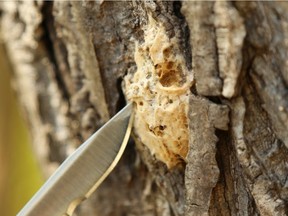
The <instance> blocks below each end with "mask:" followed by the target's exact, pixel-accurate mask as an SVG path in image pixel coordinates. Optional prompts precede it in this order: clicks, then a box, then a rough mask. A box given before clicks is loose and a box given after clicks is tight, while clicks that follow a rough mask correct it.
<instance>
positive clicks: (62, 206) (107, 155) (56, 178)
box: [17, 103, 133, 216]
mask: <svg viewBox="0 0 288 216" xmlns="http://www.w3.org/2000/svg"><path fill="white" fill-rule="evenodd" d="M132 107H133V105H132V103H129V104H128V105H126V106H125V107H124V108H123V109H122V110H121V111H120V112H118V113H117V114H116V115H115V116H114V117H113V118H112V119H111V120H109V121H108V122H107V123H106V124H105V125H104V126H103V127H101V128H100V129H99V130H98V131H97V132H95V133H94V134H93V135H92V136H91V137H90V138H88V139H87V141H85V142H84V143H83V144H82V145H81V146H80V147H79V148H78V149H77V150H76V151H75V152H74V153H73V154H72V155H71V156H69V157H68V158H67V159H66V160H65V161H64V162H63V163H62V164H61V166H60V167H59V168H58V169H57V170H56V171H55V173H54V174H53V175H52V176H51V177H50V178H49V179H48V180H47V182H46V183H45V184H44V185H43V186H42V187H41V188H40V190H39V191H38V192H37V193H36V194H35V195H34V196H33V197H32V199H31V200H30V201H29V202H28V203H27V204H26V205H25V206H24V208H23V209H22V210H21V211H20V212H19V213H18V214H17V216H40V215H41V216H64V215H65V216H70V215H72V214H73V212H74V210H75V208H76V207H77V206H78V205H79V204H80V203H81V202H82V201H84V200H85V199H87V198H88V197H89V196H90V195H91V194H92V193H93V192H94V191H95V190H96V189H97V187H98V186H99V185H100V184H101V183H102V182H103V180H104V179H105V178H106V177H107V176H108V175H109V173H110V172H111V171H112V170H113V168H114V167H115V166H116V164H117V163H118V161H119V159H120V157H121V156H122V154H123V152H124V149H125V147H126V145H127V142H128V139H129V136H130V133H131V128H132V122H133V115H132Z"/></svg>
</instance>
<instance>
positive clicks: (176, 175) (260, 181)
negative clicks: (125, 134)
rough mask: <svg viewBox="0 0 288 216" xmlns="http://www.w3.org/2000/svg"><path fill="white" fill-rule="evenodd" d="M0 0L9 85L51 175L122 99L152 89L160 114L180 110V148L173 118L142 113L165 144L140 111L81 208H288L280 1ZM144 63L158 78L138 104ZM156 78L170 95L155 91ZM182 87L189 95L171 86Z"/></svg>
mask: <svg viewBox="0 0 288 216" xmlns="http://www.w3.org/2000/svg"><path fill="white" fill-rule="evenodd" d="M0 5H1V33H2V37H3V41H4V42H5V44H6V47H7V51H8V52H9V54H10V56H11V61H12V63H13V65H14V69H15V73H14V82H13V84H14V87H15V89H16V91H17V93H18V95H19V100H20V101H21V103H22V105H23V110H24V111H25V114H26V117H27V122H28V123H29V126H30V130H31V135H32V137H33V142H34V148H35V152H36V154H37V156H38V158H39V162H40V164H41V165H42V167H43V172H44V173H45V175H46V176H48V175H50V174H51V172H52V171H53V170H55V168H56V167H57V166H58V165H59V164H60V163H61V162H62V161H63V160H64V159H65V158H66V157H67V155H69V154H70V153H71V152H72V151H73V150H74V149H75V148H76V147H77V146H79V145H80V144H81V143H82V142H83V140H85V139H86V138H87V137H88V136H89V135H90V134H91V133H93V132H94V131H95V130H96V129H97V128H99V127H100V126H101V125H102V124H103V123H104V122H105V121H107V120H108V119H109V118H110V117H111V116H112V115H114V114H115V113H116V112H117V111H118V110H119V109H120V108H121V107H123V106H124V104H125V98H126V99H128V100H131V99H132V100H134V101H136V102H137V110H136V114H137V112H140V111H141V109H140V107H141V106H142V105H143V104H142V105H141V103H140V102H142V103H144V106H143V107H144V108H145V103H148V102H149V103H152V102H153V103H154V102H155V100H154V99H155V98H157V100H158V99H159V98H160V99H161V100H160V99H159V100H158V101H157V103H158V102H159V104H157V106H161V111H162V112H163V115H164V116H165V117H167V116H168V115H169V110H170V112H171V110H173V109H172V108H171V107H172V106H176V105H179V106H180V105H181V106H183V107H185V108H183V112H182V114H183V115H182V114H181V116H183V119H184V120H185V121H183V122H184V124H187V125H186V126H185V127H183V130H187V139H182V140H181V138H179V140H181V141H179V142H177V140H175V146H177V148H176V150H175V148H174V147H175V146H173V144H171V145H170V144H169V145H168V146H167V143H166V142H165V141H163V140H165V139H164V138H165V136H164V135H165V131H169V128H170V127H171V126H172V125H173V121H170V122H169V121H166V123H167V122H168V124H165V125H157V124H158V123H159V122H160V123H161V121H160V120H161V118H160V120H159V119H158V120H159V122H158V123H157V124H156V123H155V122H157V121H158V120H157V116H156V115H154V114H153V113H152V112H148V113H147V115H148V116H147V119H149V118H150V119H151V121H155V122H147V124H148V126H149V124H150V123H151V125H152V126H153V127H152V126H151V125H150V126H151V127H148V130H147V133H148V134H149V133H151V137H152V136H153V139H154V141H153V143H162V144H163V148H162V147H161V148H158V149H156V150H155V151H159V152H152V151H153V145H149V140H147V139H146V140H145V139H144V138H143V137H141V136H142V135H143V134H142V132H141V130H140V129H141V127H143V124H142V123H143V122H141V121H138V122H137V121H136V122H135V125H134V127H135V133H134V135H133V137H134V140H135V143H136V145H135V144H134V142H132V141H131V143H130V144H129V145H128V148H127V150H126V152H125V154H124V156H123V158H122V160H121V161H120V164H119V165H118V166H117V168H116V169H115V171H114V172H113V173H112V174H111V175H110V176H109V178H108V179H107V180H106V181H105V182H104V184H103V185H102V186H101V187H100V188H99V190H98V191H97V192H96V193H95V195H93V197H92V198H91V199H89V200H88V201H87V202H85V203H83V205H81V206H80V208H79V209H77V215H167V216H169V215H170V216H173V215H287V214H288V210H287V209H288V204H287V203H288V178H287V177H288V150H287V147H288V133H287V131H288V101H287V95H288V88H287V85H288V72H287V60H286V59H287V57H288V56H287V55H288V42H287V40H286V39H285V38H287V37H288V16H287V11H288V4H287V3H280V2H273V3H270V2H235V3H232V2H229V1H221V2H182V3H180V2H161V1H155V2H152V1H151V2H150V1H149V2H142V1H131V2H106V1H103V2H90V1H83V2H74V1H71V2H68V1H60V0H59V1H54V2H43V1H30V2H27V1H25V2H1V4H0ZM151 23H153V25H152V24H151ZM11 26H13V28H12V29H11ZM159 32H160V33H161V37H157V34H158V36H159V34H160V33H159ZM154 34H155V35H154ZM147 35H148V36H147ZM153 35H154V36H155V37H154V36H153ZM157 40H158V43H156V42H157ZM150 41H151V44H149V43H150ZM156 44H157V46H156ZM167 47H169V49H168V50H169V52H168V51H167V49H166V48H167ZM144 48H145V49H144ZM141 49H142V50H141ZM159 51H161V52H159ZM162 51H163V52H162ZM139 53H140V55H142V58H139ZM143 56H145V58H144V57H143ZM179 62H181V63H179ZM146 72H147V74H146V75H147V80H148V79H150V77H152V78H153V80H152V81H151V80H150V82H147V83H148V84H147V83H146V85H143V83H140V84H139V85H140V86H141V85H142V87H143V86H144V87H145V86H146V87H147V88H146V90H147V89H148V90H149V92H148V91H147V94H146V93H145V94H144V96H145V97H142V98H141V100H142V101H139V100H138V99H139V95H137V94H136V93H137V92H136V93H135V92H133V91H132V93H131V92H130V93H129V85H130V84H131V85H133V84H135V82H136V79H135V76H140V75H139V73H146ZM148 72H151V73H152V72H153V73H155V74H150V77H149V74H148ZM142 75H143V74H142ZM124 77H126V83H125V85H124V84H123V82H122V80H123V79H124ZM193 77H194V78H193ZM128 81H129V82H128ZM138 81H139V80H138ZM140 81H141V80H140ZM127 82H128V84H127ZM151 83H152V84H151ZM186 84H187V85H186ZM156 85H159V86H160V87H161V89H163V92H165V94H162V93H159V94H161V95H162V96H163V95H164V96H165V97H164V96H163V97H160V96H159V95H158V96H157V97H156V96H155V95H154V96H151V95H153V94H152V93H153V88H152V87H155V86H156ZM161 85H162V86H161ZM183 86H185V91H183V92H185V93H183V95H182V93H181V95H180V96H179V95H177V96H175V95H173V94H174V93H167V91H168V90H169V88H172V87H173V89H174V90H175V89H177V88H178V89H177V90H179V88H182V87H183ZM122 87H123V88H122ZM162 87H163V88H162ZM123 92H124V93H123ZM154 93H155V92H154ZM148 94H151V95H150V96H149V97H148V96H147V95H148ZM131 95H132V97H131ZM135 95H136V96H137V97H136V96H135ZM146 96H147V97H146ZM151 97H152V98H153V101H152V102H151V101H149V98H150V99H151ZM135 98H136V99H135ZM137 98H138V99H137ZM171 98H173V100H171ZM153 103H152V105H153V106H155V104H153ZM173 103H175V104H176V105H175V104H174V105H171V104H173ZM176 107H177V106H176ZM142 111H143V110H142ZM155 116H156V117H155ZM155 119H156V120H155ZM149 121H150V120H149ZM154 123H155V124H154ZM160 126H161V127H160ZM146 129H147V128H146ZM172 131H173V130H172ZM152 133H153V134H152ZM163 134H164V135H163ZM160 136H161V137H162V138H161V142H160V141H159V140H160ZM163 136H164V138H163ZM168 137H169V136H168ZM171 137H172V136H171ZM182 138H183V137H182ZM169 139H170V140H171V138H169ZM185 140H188V141H187V142H186V144H185ZM158 141H159V142H158ZM147 142H148V143H147ZM151 143H152V141H151ZM151 143H150V144H151ZM185 145H186V147H185ZM177 149H178V150H179V149H180V150H179V151H178V150H177ZM187 150H188V152H187ZM151 152H152V153H155V155H154V154H151ZM164 153H165V154H164ZM159 155H160V156H159ZM161 155H162V156H161ZM163 155H164V156H163ZM167 155H168V156H167ZM186 155H187V156H186ZM163 162H164V163H163ZM166 164H167V165H168V166H169V168H167V166H166Z"/></svg>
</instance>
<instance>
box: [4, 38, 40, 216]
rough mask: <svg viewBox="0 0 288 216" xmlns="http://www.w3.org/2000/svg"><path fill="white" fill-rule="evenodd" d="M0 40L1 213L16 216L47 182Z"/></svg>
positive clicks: (6, 215)
mask: <svg viewBox="0 0 288 216" xmlns="http://www.w3.org/2000/svg"><path fill="white" fill-rule="evenodd" d="M11 74H12V69H11V66H10V64H9V61H8V58H7V55H6V53H5V49H4V46H3V44H2V43H1V42H0V215H1V216H15V215H16V214H17V212H18V211H19V210H20V209H21V208H22V207H23V205H24V204H25V203H26V202H27V201H28V200H29V199H30V198H31V196H32V195H33V194H34V193H35V192H36V191H37V189H38V188H39V187H40V186H41V184H42V183H43V179H42V176H41V173H40V171H39V167H38V166H37V163H36V160H35V158H34V156H33V150H32V146H31V144H30V140H29V135H28V131H27V128H26V127H25V124H24V121H23V118H22V116H21V112H20V109H19V107H18V104H17V100H16V95H15V93H14V92H13V91H12V89H11V86H10V77H11Z"/></svg>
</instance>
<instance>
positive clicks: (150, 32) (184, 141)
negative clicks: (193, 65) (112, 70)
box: [125, 17, 193, 168]
mask: <svg viewBox="0 0 288 216" xmlns="http://www.w3.org/2000/svg"><path fill="white" fill-rule="evenodd" d="M135 62H136V65H137V71H136V72H135V73H133V74H132V73H131V74H128V75H127V76H126V77H125V93H126V97H127V99H128V100H129V101H134V102H135V103H136V104H137V106H136V107H135V122H134V128H135V133H136V134H137V136H138V137H139V138H140V140H141V142H142V143H143V144H144V145H146V146H147V147H148V148H149V149H150V151H151V153H152V154H154V155H155V156H156V158H157V159H158V160H160V161H162V162H164V163H165V164H166V165H167V166H168V168H172V167H174V166H175V165H177V164H178V163H179V162H181V161H183V160H185V157H186V155H187V152H188V119H187V118H188V117H187V112H188V98H189V94H190V87H191V85H192V83H193V76H192V72H191V71H189V70H188V69H187V67H186V65H185V60H184V57H183V56H182V54H181V52H180V50H179V45H178V40H177V38H176V37H174V38H172V39H171V38H170V39H169V38H168V36H167V33H166V30H165V28H164V26H162V25H161V23H160V24H159V23H156V22H155V20H153V18H151V17H150V19H149V23H148V25H147V26H146V29H145V30H144V42H143V43H142V44H136V50H135Z"/></svg>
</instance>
